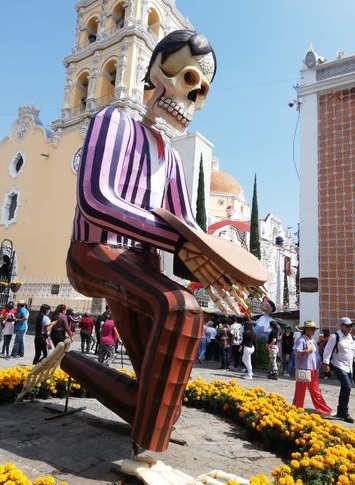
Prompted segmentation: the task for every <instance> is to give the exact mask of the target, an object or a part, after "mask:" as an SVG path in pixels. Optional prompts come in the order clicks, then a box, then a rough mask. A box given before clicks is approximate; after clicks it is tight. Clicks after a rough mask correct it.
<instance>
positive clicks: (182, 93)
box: [61, 30, 266, 453]
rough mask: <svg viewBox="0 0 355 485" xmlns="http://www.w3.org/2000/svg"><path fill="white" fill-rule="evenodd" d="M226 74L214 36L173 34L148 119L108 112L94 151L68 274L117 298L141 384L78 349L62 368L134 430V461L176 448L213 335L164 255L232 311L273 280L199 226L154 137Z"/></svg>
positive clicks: (84, 288) (96, 293)
mask: <svg viewBox="0 0 355 485" xmlns="http://www.w3.org/2000/svg"><path fill="white" fill-rule="evenodd" d="M215 71H216V59H215V54H214V52H213V49H212V48H211V46H210V44H209V42H208V40H207V39H206V37H205V36H203V35H201V34H198V33H196V32H193V31H188V30H178V31H174V32H172V33H170V34H168V35H167V36H166V37H165V38H164V39H162V40H161V41H160V42H159V43H158V45H157V46H156V48H155V50H154V51H153V54H152V57H151V60H150V64H149V66H148V71H147V74H146V77H145V80H144V81H145V89H147V90H152V96H151V98H150V99H149V101H147V103H146V116H145V118H144V119H143V121H142V122H140V121H137V120H134V119H132V118H130V117H129V116H128V115H127V114H126V113H125V112H124V111H121V110H118V109H116V108H113V107H106V108H104V109H103V110H101V111H100V112H98V113H97V114H96V115H95V116H94V117H93V119H92V120H91V124H90V126H89V129H88V133H87V136H86V140H85V144H84V147H83V153H82V159H81V164H80V168H79V172H78V185H77V208H76V213H75V218H74V226H73V234H72V241H71V244H70V248H69V251H68V258H67V274H68V277H69V280H70V282H71V284H72V285H73V286H74V288H76V289H77V291H79V292H80V293H82V294H84V295H87V296H90V297H101V298H105V299H106V301H107V303H108V305H109V306H110V309H111V311H112V313H113V316H114V319H115V322H116V326H117V329H118V331H119V333H120V336H121V338H122V341H123V344H124V346H125V348H126V350H127V353H128V355H129V358H130V360H131V362H132V366H133V368H134V371H135V374H136V377H137V379H131V378H130V377H128V376H126V375H124V374H121V373H118V372H117V371H115V370H113V369H108V368H105V367H104V366H102V365H101V364H98V363H97V362H94V361H92V360H91V359H87V358H85V357H84V356H82V355H81V354H80V353H77V352H72V351H71V352H68V353H67V354H66V355H65V356H64V358H63V359H62V361H61V367H62V369H63V370H64V371H66V372H67V373H68V374H70V375H71V376H72V377H73V378H74V379H76V380H77V381H79V382H81V383H82V384H83V385H84V386H85V387H86V388H87V389H88V390H89V391H90V393H91V395H92V396H94V397H96V398H97V399H98V400H99V401H100V402H102V403H103V404H104V405H105V406H107V407H108V408H110V409H111V410H112V411H114V412H115V413H116V414H118V415H119V416H121V417H122V418H123V419H124V420H126V421H127V422H128V423H130V424H131V436H132V440H133V449H134V452H135V453H139V451H140V448H144V449H148V450H152V451H164V450H166V448H167V446H168V443H169V439H170V434H171V431H172V428H173V425H174V423H175V421H176V420H177V419H178V417H179V414H180V411H181V403H182V397H183V393H184V390H185V386H186V384H187V381H188V379H189V376H190V372H191V369H192V366H193V362H194V359H195V356H196V352H197V350H198V346H199V339H200V336H201V332H202V320H203V318H202V310H201V308H200V306H199V304H198V303H197V301H196V299H195V297H194V295H193V294H191V293H190V292H189V291H188V290H187V289H186V288H185V287H183V286H181V285H180V284H178V283H177V282H176V281H173V280H171V279H169V278H168V277H167V276H166V275H164V274H163V273H162V272H161V271H160V267H159V254H158V251H159V250H164V251H167V252H170V253H174V255H175V261H176V264H175V268H176V274H177V275H178V276H182V277H186V278H188V279H190V280H195V281H199V282H200V283H202V285H203V286H204V287H205V288H206V289H208V291H209V292H210V294H211V297H212V299H213V301H215V302H216V304H217V305H219V306H220V308H221V309H224V308H225V307H226V306H229V307H231V309H232V311H235V310H236V307H237V306H238V304H239V303H242V304H243V305H244V304H245V303H244V300H245V297H247V296H248V295H249V294H250V293H251V292H254V293H257V292H258V291H259V290H258V287H259V286H260V285H262V284H263V283H264V282H265V281H266V273H265V270H264V267H263V266H262V265H261V263H260V262H259V261H258V260H257V259H256V258H254V257H253V256H252V255H251V254H250V253H248V252H247V251H244V250H242V249H241V248H238V247H237V246H236V245H234V244H232V243H230V242H229V241H226V240H222V239H220V238H217V237H214V236H208V235H207V234H205V233H204V232H203V231H202V230H201V229H200V228H199V227H198V225H197V223H196V221H195V219H194V216H193V212H192V209H191V206H190V201H189V198H188V193H187V188H186V183H185V178H184V172H183V168H182V163H181V160H180V157H179V155H178V154H177V152H176V151H175V150H174V149H173V148H172V147H171V146H170V145H169V144H168V143H167V142H165V141H164V139H163V137H162V135H161V133H160V132H159V131H158V130H157V129H156V128H155V127H154V123H155V120H156V118H158V117H160V118H163V119H164V120H165V121H167V122H168V123H169V124H170V125H172V126H173V127H175V128H176V129H178V130H180V131H181V132H183V131H184V130H185V129H186V127H187V126H188V124H189V122H190V121H191V119H192V115H193V113H194V110H195V109H200V108H202V106H203V104H204V102H205V99H206V97H207V94H208V91H209V88H210V84H211V82H212V80H213V77H214V75H215ZM213 247H215V251H213V249H211V248H213Z"/></svg>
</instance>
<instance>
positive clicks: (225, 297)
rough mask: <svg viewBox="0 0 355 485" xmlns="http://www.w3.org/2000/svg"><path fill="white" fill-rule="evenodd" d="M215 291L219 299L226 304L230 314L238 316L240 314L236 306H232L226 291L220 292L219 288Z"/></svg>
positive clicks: (232, 302) (232, 301)
mask: <svg viewBox="0 0 355 485" xmlns="http://www.w3.org/2000/svg"><path fill="white" fill-rule="evenodd" d="M215 290H216V291H217V293H218V295H219V297H220V299H221V300H223V301H224V302H225V303H226V305H227V306H228V307H229V308H230V309H231V310H232V312H234V313H237V314H238V315H240V314H241V312H240V310H239V308H238V306H237V305H235V304H234V300H232V298H231V297H230V295H229V294H228V293H227V292H226V291H224V290H222V288H219V287H217V288H215Z"/></svg>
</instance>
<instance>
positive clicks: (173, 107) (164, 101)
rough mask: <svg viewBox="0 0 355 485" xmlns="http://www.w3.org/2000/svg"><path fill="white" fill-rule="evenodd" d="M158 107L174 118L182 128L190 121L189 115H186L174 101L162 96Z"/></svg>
mask: <svg viewBox="0 0 355 485" xmlns="http://www.w3.org/2000/svg"><path fill="white" fill-rule="evenodd" d="M158 106H160V107H161V108H164V109H166V110H167V112H168V113H169V114H170V115H172V116H174V118H176V119H177V120H178V121H180V123H181V124H182V125H183V126H185V127H186V126H187V125H188V124H189V123H190V121H191V115H190V114H189V113H186V112H185V111H184V109H183V108H182V107H181V106H179V105H178V104H177V103H176V102H175V101H173V100H172V99H170V98H165V97H164V96H163V97H162V98H160V100H159V102H158Z"/></svg>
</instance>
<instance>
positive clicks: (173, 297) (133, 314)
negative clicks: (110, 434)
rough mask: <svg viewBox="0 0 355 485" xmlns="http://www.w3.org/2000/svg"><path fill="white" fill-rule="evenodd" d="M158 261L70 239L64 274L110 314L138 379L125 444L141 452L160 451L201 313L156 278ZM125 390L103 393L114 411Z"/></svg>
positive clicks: (179, 290) (186, 295)
mask: <svg viewBox="0 0 355 485" xmlns="http://www.w3.org/2000/svg"><path fill="white" fill-rule="evenodd" d="M158 262H159V259H158V256H157V255H151V254H145V253H143V252H139V251H135V250H129V249H124V248H119V249H117V248H112V247H110V246H107V245H103V244H88V243H81V242H76V241H73V242H72V243H71V246H70V248H69V252H68V258H67V273H68V278H69V280H70V282H71V284H72V285H73V287H74V288H76V290H77V291H79V292H80V293H82V294H84V295H87V296H91V297H102V298H105V299H106V301H107V303H108V305H109V307H110V310H111V311H112V313H113V316H114V319H115V322H116V326H117V329H118V331H119V333H120V336H121V339H122V341H123V344H124V346H125V348H126V350H127V353H128V355H129V357H130V360H131V362H132V365H133V368H134V370H135V373H136V376H137V379H138V386H136V389H137V391H136V392H132V399H133V400H134V402H133V403H132V409H134V416H132V423H131V424H132V438H133V439H134V441H135V442H136V443H137V444H138V445H139V446H141V447H143V448H146V449H150V450H153V451H164V450H166V448H167V446H168V443H169V438H170V434H171V430H172V427H173V424H174V422H175V421H176V419H177V418H178V416H179V414H180V410H181V404H182V398H183V393H184V390H185V387H186V384H187V382H188V379H189V376H190V373H191V369H192V366H193V363H194V360H195V357H196V353H197V350H198V347H199V340H200V337H201V333H202V312H201V308H200V306H199V305H198V303H197V301H196V299H195V297H194V296H193V295H192V294H191V293H190V292H189V291H187V290H186V288H184V287H182V286H181V285H179V284H178V283H176V282H174V281H172V280H170V279H169V278H167V277H166V276H164V275H163V274H162V273H160V271H159V264H158ZM69 354H70V352H69ZM69 354H68V356H69ZM63 361H64V366H65V367H66V370H69V371H70V369H68V368H67V364H68V362H67V363H66V364H65V358H64V359H63ZM63 361H62V362H63ZM74 365H75V364H74ZM69 367H70V365H69ZM89 376H90V372H89ZM89 376H88V377H89ZM92 385H94V383H91V386H92ZM125 385H126V384H125V383H123V384H122V389H121V387H120V384H119V381H117V380H115V389H110V392H113V393H114V394H115V396H116V398H117V410H119V402H120V393H121V392H124V389H123V388H124V387H125ZM126 387H127V386H126ZM131 388H133V389H134V386H131ZM105 393H106V390H105ZM97 397H98V399H99V400H100V398H99V396H97ZM126 409H127V406H126ZM117 414H119V412H117Z"/></svg>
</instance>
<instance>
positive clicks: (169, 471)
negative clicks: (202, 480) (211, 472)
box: [120, 455, 193, 485]
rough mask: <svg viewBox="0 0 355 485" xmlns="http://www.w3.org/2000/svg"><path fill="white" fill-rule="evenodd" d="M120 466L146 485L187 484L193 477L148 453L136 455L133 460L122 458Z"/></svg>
mask: <svg viewBox="0 0 355 485" xmlns="http://www.w3.org/2000/svg"><path fill="white" fill-rule="evenodd" d="M120 468H121V471H122V472H123V473H126V474H127V475H134V476H136V477H137V478H139V479H140V480H142V481H143V482H144V483H145V484H146V485H187V484H192V483H193V477H191V476H190V475H186V473H183V472H180V471H179V470H176V469H173V468H171V467H170V466H167V465H165V464H164V463H163V462H162V461H160V460H156V459H155V458H153V457H151V456H148V455H136V456H135V457H134V459H133V460H122V461H121V462H120Z"/></svg>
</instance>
